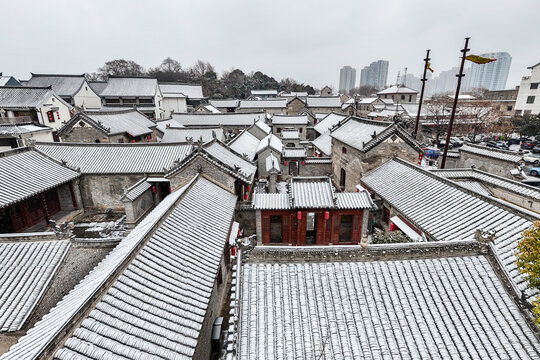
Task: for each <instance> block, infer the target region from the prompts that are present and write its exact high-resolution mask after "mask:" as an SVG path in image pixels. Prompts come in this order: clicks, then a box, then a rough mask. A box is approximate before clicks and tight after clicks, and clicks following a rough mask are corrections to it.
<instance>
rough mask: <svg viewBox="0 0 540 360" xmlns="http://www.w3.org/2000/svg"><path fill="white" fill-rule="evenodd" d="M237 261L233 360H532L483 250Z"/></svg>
mask: <svg viewBox="0 0 540 360" xmlns="http://www.w3.org/2000/svg"><path fill="white" fill-rule="evenodd" d="M385 178H386V179H388V180H390V179H389V177H388V175H387V174H385ZM396 183H398V182H396ZM239 254H240V255H239V256H240V257H241V259H242V261H239V262H238V264H237V266H236V271H235V274H236V283H235V284H234V285H233V289H232V291H233V297H234V299H235V301H234V303H232V305H233V309H234V312H233V315H232V317H233V318H234V319H235V320H236V321H233V322H231V330H232V331H231V332H232V334H231V335H230V336H229V338H228V340H229V341H228V342H227V347H228V349H230V351H229V353H228V355H229V356H231V357H234V358H236V359H239V360H248V359H261V360H270V359H272V360H274V359H277V360H282V359H289V358H294V359H302V360H308V359H325V358H326V359H397V358H406V359H423V358H426V359H434V358H437V359H457V358H485V359H508V358H510V359H537V358H538V357H540V341H539V340H538V337H537V335H536V330H535V325H533V324H532V323H531V320H530V319H531V317H530V313H529V312H528V311H527V310H526V308H525V307H523V306H522V303H521V302H520V301H519V299H518V297H519V294H517V293H516V292H515V290H514V288H512V287H511V286H509V283H508V281H507V273H506V272H505V270H504V267H502V266H500V262H499V261H498V259H497V256H496V254H495V253H494V252H493V247H491V246H488V245H486V244H480V243H478V242H475V241H460V242H451V243H440V242H439V243H415V244H388V245H387V244H384V245H369V246H368V247H367V248H362V247H359V246H331V247H326V248H321V247H314V248H312V247H299V248H294V250H293V249H291V247H290V246H288V247H286V246H258V247H256V248H255V249H253V250H251V251H250V252H249V253H245V252H244V251H240V252H239ZM233 276H234V275H233Z"/></svg>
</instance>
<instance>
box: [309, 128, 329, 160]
mask: <svg viewBox="0 0 540 360" xmlns="http://www.w3.org/2000/svg"><path fill="white" fill-rule="evenodd" d="M312 144H313V145H314V146H315V147H316V148H317V149H319V150H320V151H322V152H323V154H324V155H326V156H331V155H332V137H331V136H330V132H329V131H327V132H325V133H324V134H322V135H320V136H319V137H317V138H316V139H315V140H313V141H312Z"/></svg>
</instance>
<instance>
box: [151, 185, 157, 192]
mask: <svg viewBox="0 0 540 360" xmlns="http://www.w3.org/2000/svg"><path fill="white" fill-rule="evenodd" d="M152 192H153V193H155V192H156V187H155V185H152Z"/></svg>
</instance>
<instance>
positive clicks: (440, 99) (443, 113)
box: [422, 95, 452, 145]
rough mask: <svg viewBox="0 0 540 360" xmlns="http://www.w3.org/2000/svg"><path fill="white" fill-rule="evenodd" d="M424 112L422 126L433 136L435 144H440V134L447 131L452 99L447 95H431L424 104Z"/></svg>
mask: <svg viewBox="0 0 540 360" xmlns="http://www.w3.org/2000/svg"><path fill="white" fill-rule="evenodd" d="M424 109H425V112H426V116H425V119H424V120H423V121H422V127H423V130H424V131H425V132H428V133H430V134H431V135H433V136H435V144H436V145H439V144H440V138H441V135H443V134H446V132H447V131H448V121H449V119H450V113H451V111H452V101H451V99H450V98H449V97H448V96H444V95H443V96H437V97H432V98H431V100H430V101H429V102H426V103H425V104H424Z"/></svg>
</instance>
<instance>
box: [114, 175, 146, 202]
mask: <svg viewBox="0 0 540 360" xmlns="http://www.w3.org/2000/svg"><path fill="white" fill-rule="evenodd" d="M147 179H148V178H147V177H144V178H142V179H141V180H139V181H137V182H136V183H135V184H133V185H132V186H130V187H129V188H127V190H126V192H125V193H124V195H122V197H121V198H120V200H122V201H124V200H129V201H135V200H136V199H138V198H139V197H140V196H141V195H142V194H144V192H145V191H146V190H148V189H150V188H151V187H152V185H151V184H150V183H149V182H148V181H147Z"/></svg>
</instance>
